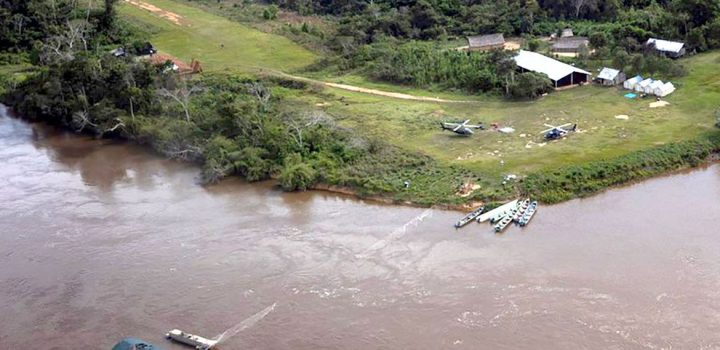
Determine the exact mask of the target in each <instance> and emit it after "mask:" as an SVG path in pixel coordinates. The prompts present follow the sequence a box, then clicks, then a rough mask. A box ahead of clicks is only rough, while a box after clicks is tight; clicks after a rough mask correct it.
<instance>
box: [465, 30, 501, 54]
mask: <svg viewBox="0 0 720 350" xmlns="http://www.w3.org/2000/svg"><path fill="white" fill-rule="evenodd" d="M467 40H468V50H470V51H484V50H492V49H503V48H505V37H503V35H502V34H501V33H498V34H488V35H477V36H469V37H467Z"/></svg>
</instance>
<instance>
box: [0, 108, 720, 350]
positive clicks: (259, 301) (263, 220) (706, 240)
mask: <svg viewBox="0 0 720 350" xmlns="http://www.w3.org/2000/svg"><path fill="white" fill-rule="evenodd" d="M0 114H2V116H0V349H20V348H22V349H109V348H110V347H111V346H112V344H114V343H115V342H116V341H118V340H119V339H120V338H123V337H126V336H136V337H140V338H144V339H146V340H149V341H152V342H154V343H156V344H158V345H161V346H163V347H164V348H165V349H182V347H178V346H177V345H173V344H170V343H169V342H167V341H165V340H163V338H162V337H163V335H164V333H165V332H166V331H168V330H169V329H171V328H180V329H183V330H186V331H190V332H193V333H197V334H200V335H203V336H206V337H211V336H214V335H216V334H220V333H222V332H223V331H225V330H226V329H228V328H231V327H233V326H235V325H236V324H238V323H239V322H241V321H243V320H244V319H245V318H247V317H249V316H251V315H253V314H255V313H256V312H258V311H260V310H263V309H264V308H266V307H268V306H269V305H272V304H273V303H277V304H276V306H275V308H274V309H273V311H272V312H270V313H269V314H268V315H267V316H266V317H265V318H264V319H262V320H260V321H258V322H257V324H255V325H254V326H252V327H248V328H247V329H244V330H243V331H242V332H240V333H239V334H238V335H236V336H234V337H232V338H230V339H228V340H227V342H226V343H224V344H223V346H221V347H219V348H221V349H671V348H672V349H720V167H719V166H717V165H714V166H710V167H707V168H703V169H699V170H695V171H692V172H686V173H681V174H676V175H672V176H668V177H663V178H658V179H654V180H650V181H646V182H643V183H640V184H636V185H632V186H629V187H625V188H621V189H615V190H612V191H608V192H606V193H603V194H600V195H597V196H595V197H592V198H589V199H583V200H574V201H570V202H566V203H563V204H560V205H554V206H543V207H541V208H540V209H539V211H538V214H537V215H536V217H535V218H534V219H533V221H532V223H531V224H530V225H529V226H528V227H526V228H524V229H520V228H517V227H512V228H510V229H509V230H507V231H506V233H505V234H503V235H495V234H493V233H492V229H491V227H490V226H489V225H478V224H471V225H470V226H469V227H467V228H465V229H462V230H458V231H456V230H455V229H453V228H452V223H453V222H454V221H455V220H456V219H457V218H458V216H460V213H457V212H452V211H441V210H426V209H417V208H406V207H395V206H385V205H378V204H373V203H365V202H362V201H358V200H354V199H351V198H348V197H343V196H338V195H333V194H326V193H291V194H287V193H282V192H281V191H279V190H277V189H276V188H274V187H273V186H272V185H271V184H266V183H261V184H246V183H244V182H242V181H240V180H236V179H231V180H228V181H224V182H222V183H221V184H219V185H215V186H211V187H202V186H200V185H199V184H198V183H197V176H198V173H199V171H198V169H197V168H196V167H194V166H191V165H187V164H180V163H177V162H172V161H167V160H164V159H161V158H159V157H157V156H154V155H152V154H150V153H149V152H147V151H145V150H144V149H142V148H138V147H135V146H131V145H127V144H123V143H117V142H110V141H99V140H93V139H90V138H86V137H79V136H75V135H69V134H66V133H63V132H59V131H56V130H54V129H52V128H49V127H46V126H43V125H37V124H28V123H26V122H24V121H21V120H18V119H15V118H10V117H8V116H7V113H6V111H5V110H4V109H3V110H0Z"/></svg>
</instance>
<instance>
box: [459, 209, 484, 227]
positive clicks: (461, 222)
mask: <svg viewBox="0 0 720 350" xmlns="http://www.w3.org/2000/svg"><path fill="white" fill-rule="evenodd" d="M483 210H485V207H480V208H477V209H475V210H473V211H471V212H470V213H468V214H467V215H465V216H464V217H463V218H462V219H460V220H458V221H457V222H456V223H455V228H461V227H463V226H465V225H467V224H468V223H469V222H470V221H473V220H475V219H476V218H477V217H478V216H480V214H482V212H483Z"/></svg>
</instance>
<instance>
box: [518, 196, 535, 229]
mask: <svg viewBox="0 0 720 350" xmlns="http://www.w3.org/2000/svg"><path fill="white" fill-rule="evenodd" d="M537 206H538V202H537V201H533V202H532V203H530V206H529V207H528V208H527V210H526V211H525V214H523V217H522V218H521V219H520V221H518V224H520V226H525V225H527V224H528V223H529V222H530V219H532V217H533V215H535V212H536V211H537Z"/></svg>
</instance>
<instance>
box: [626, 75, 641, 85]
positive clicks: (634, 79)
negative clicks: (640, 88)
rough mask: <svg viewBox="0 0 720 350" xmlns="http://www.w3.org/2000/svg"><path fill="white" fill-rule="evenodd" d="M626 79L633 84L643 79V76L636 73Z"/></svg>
mask: <svg viewBox="0 0 720 350" xmlns="http://www.w3.org/2000/svg"><path fill="white" fill-rule="evenodd" d="M626 81H629V82H631V83H633V84H637V83H639V82H641V81H643V77H641V76H639V75H636V76H634V77H632V78H630V79H628V80H626Z"/></svg>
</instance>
